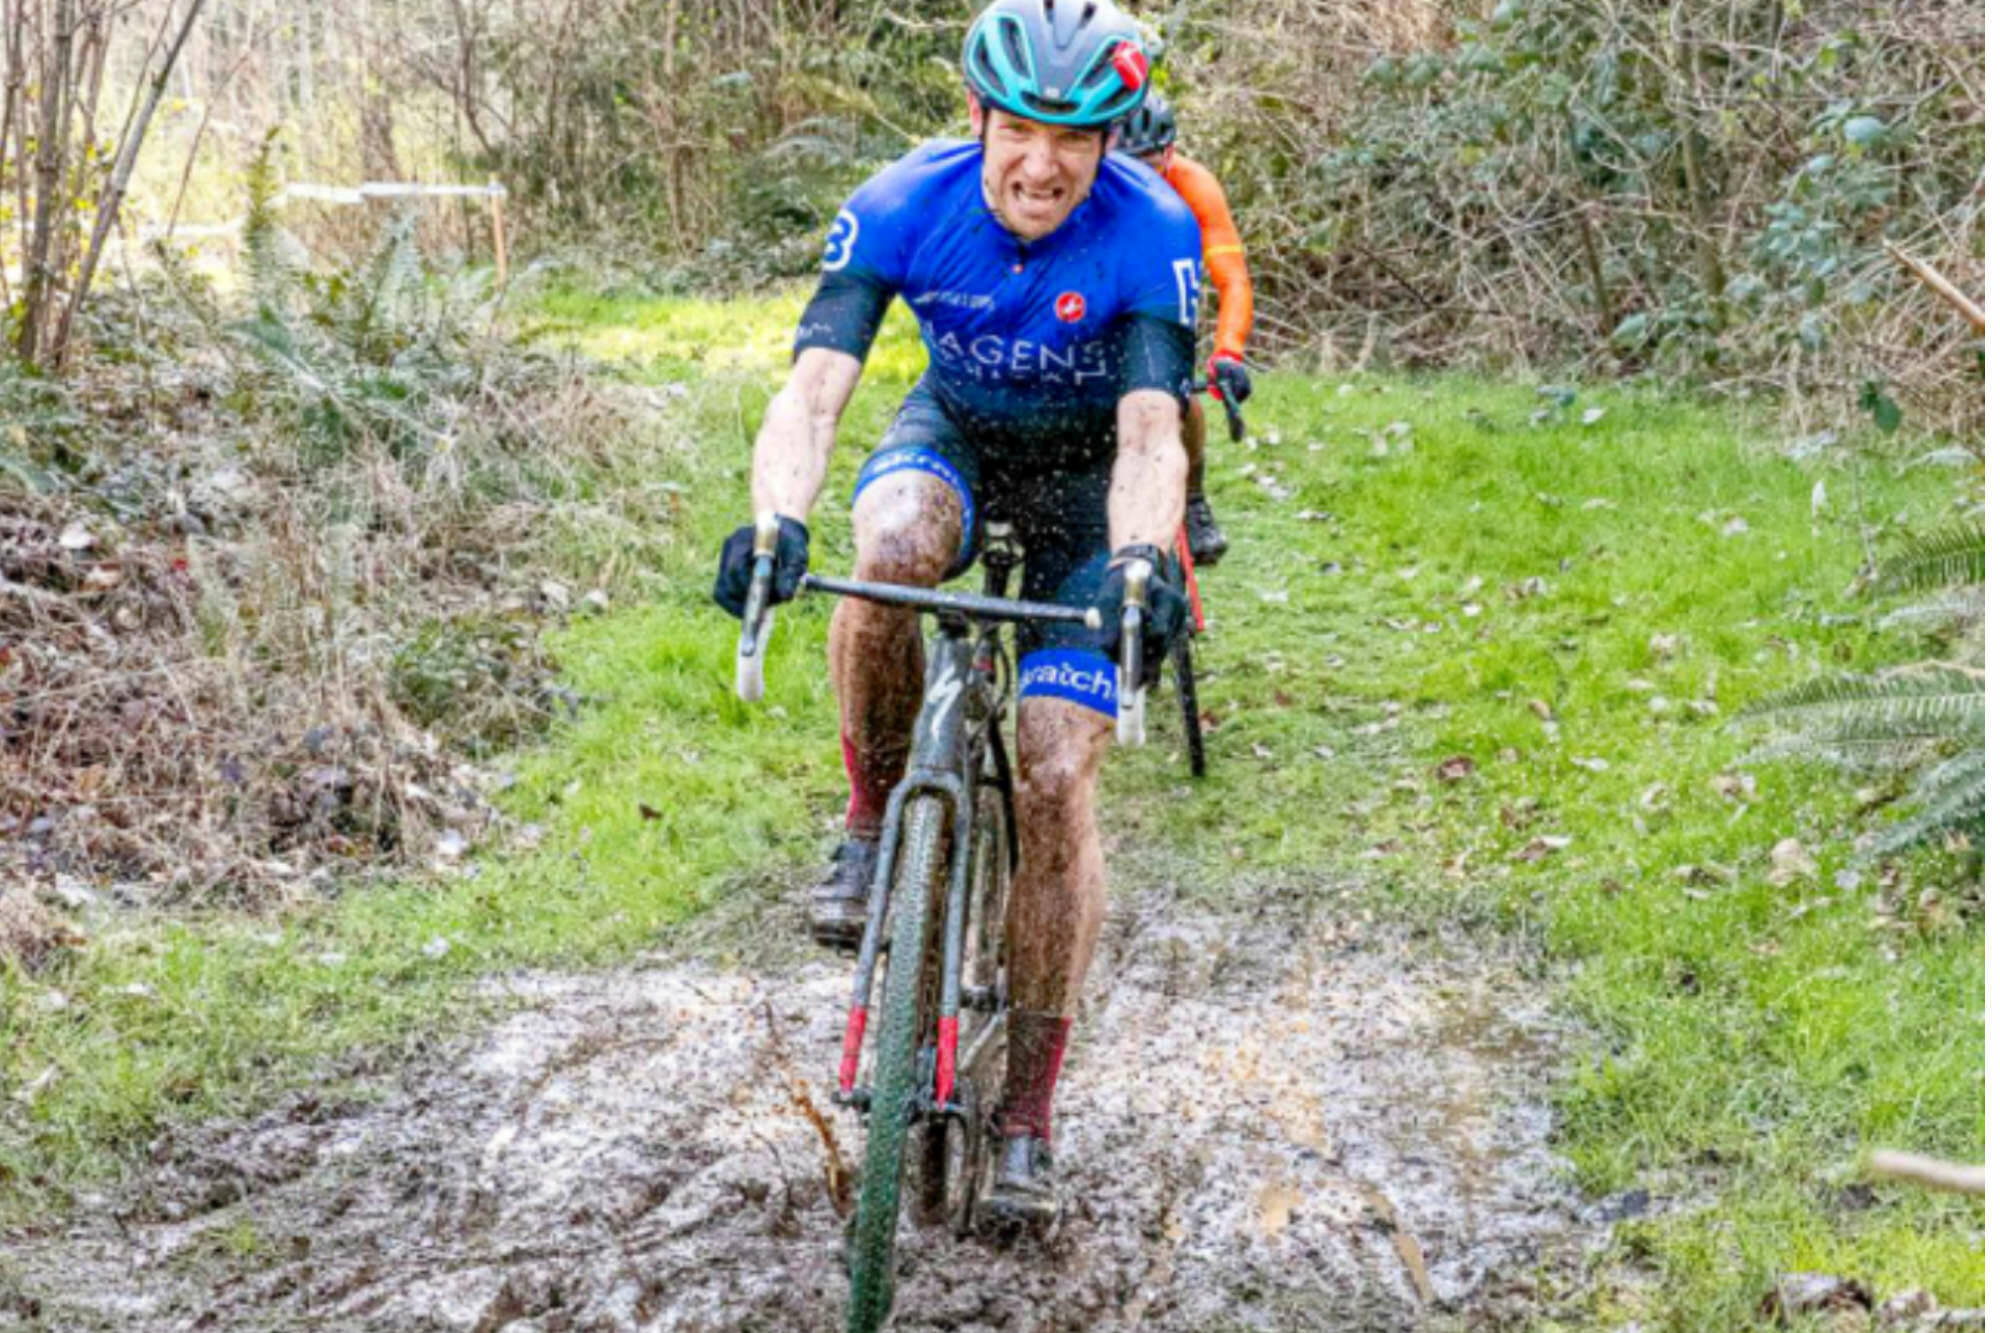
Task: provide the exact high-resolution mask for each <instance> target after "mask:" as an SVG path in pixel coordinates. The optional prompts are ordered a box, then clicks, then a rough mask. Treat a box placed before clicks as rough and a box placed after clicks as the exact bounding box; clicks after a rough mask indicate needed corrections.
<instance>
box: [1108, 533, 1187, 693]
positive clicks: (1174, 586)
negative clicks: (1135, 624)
mask: <svg viewBox="0 0 2000 1333" xmlns="http://www.w3.org/2000/svg"><path fill="white" fill-rule="evenodd" d="M1134 559H1142V560H1145V561H1147V562H1148V563H1150V564H1151V565H1152V567H1153V574H1152V577H1151V578H1149V579H1147V580H1146V609H1145V619H1144V622H1143V627H1142V631H1141V640H1142V646H1141V652H1142V653H1143V655H1144V658H1145V667H1144V671H1143V675H1144V677H1145V682H1146V683H1147V684H1148V685H1150V684H1152V683H1153V682H1154V681H1156V680H1158V679H1159V674H1160V664H1161V663H1162V662H1164V661H1165V660H1166V658H1167V655H1168V654H1169V653H1171V652H1172V651H1173V647H1174V640H1175V639H1177V638H1179V637H1180V634H1181V631H1182V629H1183V628H1185V626H1186V625H1187V616H1188V600H1187V594H1186V593H1184V592H1183V591H1182V590H1181V578H1180V575H1181V566H1180V562H1179V561H1177V560H1174V559H1172V558H1171V557H1169V556H1168V555H1167V554H1166V552H1164V551H1162V550H1160V548H1159V547H1157V546H1146V545H1138V546H1123V547H1120V548H1119V549H1118V552H1117V554H1115V555H1113V556H1112V557H1111V566H1110V568H1108V569H1106V570H1105V571H1104V578H1103V580H1102V581H1101V582H1100V583H1099V584H1098V589H1097V597H1096V605H1097V611H1098V618H1099V619H1098V626H1099V627H1098V631H1097V646H1098V648H1099V650H1100V651H1102V652H1103V654H1104V655H1105V656H1106V657H1108V658H1110V659H1111V660H1112V661H1113V662H1116V661H1117V660H1118V652H1119V635H1120V629H1121V625H1122V622H1123V619H1124V614H1123V613H1124V609H1125V565H1126V564H1127V563H1128V562H1130V561H1132V560H1134Z"/></svg>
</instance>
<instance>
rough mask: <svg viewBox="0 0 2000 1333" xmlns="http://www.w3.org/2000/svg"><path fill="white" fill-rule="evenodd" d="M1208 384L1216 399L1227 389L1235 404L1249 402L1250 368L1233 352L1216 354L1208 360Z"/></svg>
mask: <svg viewBox="0 0 2000 1333" xmlns="http://www.w3.org/2000/svg"><path fill="white" fill-rule="evenodd" d="M1208 382H1209V383H1210V384H1211V385H1213V386H1214V388H1213V390H1212V392H1213V393H1214V394H1215V396H1216V397H1217V398H1220V397H1221V396H1222V391H1223V390H1224V389H1227V390H1228V391H1229V396H1230V397H1231V398H1234V399H1235V400H1236V401H1237V402H1239V403H1247V402H1249V401H1250V367H1248V366H1246V365H1244V364H1243V358H1242V357H1240V356H1238V355H1236V353H1234V352H1217V353H1216V354H1215V355H1214V356H1211V357H1210V358H1208Z"/></svg>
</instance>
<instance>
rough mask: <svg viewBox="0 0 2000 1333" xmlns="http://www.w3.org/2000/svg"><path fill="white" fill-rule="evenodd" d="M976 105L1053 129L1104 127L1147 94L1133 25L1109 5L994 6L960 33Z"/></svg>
mask: <svg viewBox="0 0 2000 1333" xmlns="http://www.w3.org/2000/svg"><path fill="white" fill-rule="evenodd" d="M964 63H965V81H966V82H967V83H968V84H970V85H971V86H972V91H973V93H974V94H975V95H977V96H978V98H979V100H980V102H981V103H983V104H984V105H986V106H989V107H995V106H997V107H999V108H1000V109H1001V110H1003V111H1011V112H1013V113H1014V114H1015V115H1017V116H1025V117H1027V118H1028V119H1029V120H1039V121H1045V122H1047V123H1049V124H1051V125H1081V126H1087V127H1093V128H1095V127H1102V126H1109V125H1111V124H1113V123H1114V122H1116V121H1117V120H1118V119H1119V118H1120V117H1122V116H1124V115H1125V114H1126V113H1127V112H1129V111H1131V110H1132V109H1133V108H1134V107H1137V106H1138V105H1139V104H1140V102H1141V101H1142V100H1144V98H1145V95H1146V83H1147V80H1148V79H1149V78H1150V77H1151V75H1152V63H1151V62H1150V61H1149V60H1147V59H1146V52H1145V49H1144V46H1143V44H1142V38H1141V34H1140V31H1139V25H1138V24H1137V23H1135V22H1133V21H1132V20H1131V19H1130V18H1129V17H1127V16H1126V14H1125V13H1124V11H1123V10H1121V9H1119V8H1118V6H1116V5H1114V4H1112V3H1111V2H1110V0H993V3H991V4H989V5H988V6H987V7H986V9H985V11H984V12H982V13H981V14H980V16H979V17H978V18H976V19H974V20H973V22H972V30H971V31H970V32H968V33H966V35H965V57H964Z"/></svg>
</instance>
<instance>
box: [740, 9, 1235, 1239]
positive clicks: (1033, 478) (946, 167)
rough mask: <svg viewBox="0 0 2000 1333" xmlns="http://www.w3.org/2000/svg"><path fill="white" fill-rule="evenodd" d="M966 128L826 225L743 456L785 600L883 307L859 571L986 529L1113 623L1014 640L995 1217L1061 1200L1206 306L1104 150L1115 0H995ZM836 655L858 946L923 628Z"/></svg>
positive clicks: (902, 628)
mask: <svg viewBox="0 0 2000 1333" xmlns="http://www.w3.org/2000/svg"><path fill="white" fill-rule="evenodd" d="M963 66H964V74H965V80H966V84H967V110H968V113H969V115H970V117H971V123H972V131H973V136H974V137H973V139H972V140H970V141H965V140H953V141H935V142H932V143H929V144H925V145H923V146H922V147H920V148H918V149H916V150H914V151H913V152H911V153H910V154H908V155H907V156H905V157H904V158H903V159H902V160H900V161H898V162H896V163H895V164H893V165H891V166H889V167H888V168H886V169H884V170H883V171H881V172H879V173H878V174H877V175H876V176H875V177H873V178H872V179H871V180H869V181H868V182H867V183H866V184H864V185H863V186H862V187H861V188H860V189H859V190H857V191H856V192H855V194H854V195H853V197H852V198H851V199H850V200H849V201H848V202H847V205H846V207H844V208H842V209H841V210H840V212H839V214H838V215H837V217H836V219H835V221H834V224H833V227H832V230H831V232H830V233H829V235H828V237H827V242H826V250H825V253H824V256H823V259H822V265H821V268H822V273H821V277H820V283H819V288H818V290H817V291H816V292H815V293H814V295H813V298H812V300H811V302H810V303H809V304H808V306H807V307H806V310H805V313H804V315H803V316H802V317H801V319H800V321H799V328H798V334H797V337H796V339H795V342H794V360H793V364H792V370H791V374H790V377H789V379H788V380H787V382H786V385H785V387H784V389H783V390H781V391H780V392H779V393H778V395H777V396H776V397H775V398H773V399H772V401H771V404H770V406H769V408H768V409H767V410H766V412H765V416H764V421H763V425H762V428H761V429H760V430H759V432H758V436H757V443H756V448H755V452H754V455H753V460H752V468H751V497H752V504H753V509H754V511H755V512H758V513H763V512H775V513H776V514H778V515H779V516H780V528H781V533H780V538H779V548H778V553H777V578H776V581H775V585H774V587H773V590H772V591H773V597H774V599H775V600H778V601H782V600H785V599H786V598H788V597H790V596H791V595H792V594H793V593H794V592H796V590H797V588H798V586H799V581H800V579H801V578H802V577H803V575H804V573H805V570H806V565H807V550H808V534H807V529H806V522H805V520H806V516H807V515H808V514H809V513H810V511H811V509H812V505H813V502H814V500H815V499H816V498H817V496H818V494H819V491H820V489H821V486H822V485H823V484H824V481H825V478H826V470H827V463H828V458H829V456H830V455H831V453H832V450H833V445H834V435H835V430H836V427H837V425H838V423H839V420H840V415H841V412H842V411H843V410H844V409H845V407H846V405H847V402H848V399H849V397H850V396H851V394H852V393H853V390H854V387H855V384H856V382H857V381H858V379H859V378H860V374H861V367H862V362H863V360H864V359H865V358H866V356H867V354H868V349H869V346H870V344H871V343H872V341H873V339H874V336H875V333H876V330H877V329H878V327H879V326H880V323H881V320H882V317H883V315H884V314H885V313H886V311H887V309H888V306H889V303H890V301H891V299H892V298H894V297H896V296H898V295H900V296H901V297H902V298H903V300H904V301H905V303H906V304H907V305H908V306H909V307H910V309H911V310H912V311H913V312H914V313H915V315H916V317H917V320H918V323H919V325H920V327H921V330H922V335H923V339H924V344H925V348H926V350H927V352H928V353H929V360H930V364H929V367H928V369H927V370H926V372H925V374H924V376H923V378H922V379H921V380H920V381H919V382H918V383H917V385H916V386H915V388H913V389H912V390H911V392H910V394H909V396H908V397H907V398H906V399H905V400H904V402H903V405H902V408H901V410H900V411H899V412H898V414H897V416H896V419H895V421H894V423H893V424H892V425H891V426H890V428H889V432H888V434H887V436H886V437H885V438H884V439H883V441H882V443H881V444H880V445H879V446H878V447H877V448H876V449H875V451H874V453H873V454H871V455H870V457H869V458H868V460H867V462H866V463H865V465H864V466H863V468H862V470H861V475H860V479H859V481H858V483H857V484H856V486H855V490H854V493H853V497H852V504H853V525H854V541H855V565H854V573H855V577H857V578H860V579H867V580H874V581H880V582H891V583H902V584H911V585H918V586H924V587H931V586H935V585H936V584H938V583H940V582H942V581H944V580H945V579H948V578H950V577H952V576H953V575H955V574H956V573H958V572H959V571H960V570H962V569H964V568H966V567H967V566H968V565H969V564H970V562H971V560H972V559H973V557H974V555H975V553H976V551H977V550H978V536H977V534H978V532H979V531H980V528H981V525H982V524H983V523H984V522H987V521H989V520H1001V519H1004V520H1006V521H1008V522H1010V523H1011V524H1012V526H1013V528H1014V531H1015V532H1016V534H1017V535H1018V537H1019V538H1020V541H1021V543H1022V546H1023V549H1024V566H1023V568H1024V582H1023V587H1022V590H1021V593H1022V596H1024V597H1026V598H1030V599H1034V600H1040V601H1055V602H1063V603H1067V604H1070V605H1097V606H1100V607H1102V608H1103V611H1104V614H1103V616H1102V617H1101V620H1102V624H1103V626H1104V628H1103V629H1102V630H1101V631H1098V632H1092V631H1088V630H1085V629H1083V628H1082V627H1081V626H1047V627H1027V626H1024V627H1023V628H1022V629H1021V631H1020V639H1019V644H1018V646H1019V649H1020V657H1021V688H1020V695H1021V699H1020V710H1019V722H1018V727H1017V752H1018V755H1019V762H1020V773H1019V778H1018V783H1019V785H1018V787H1017V790H1016V798H1017V811H1018V823H1019V829H1020V851H1021V859H1020V863H1019V866H1018V868H1017V870H1016V875H1015V878H1014V883H1013V891H1012V894H1011V898H1010V903H1009V907H1008V915H1007V974H1008V989H1009V992H1010V1005H1009V1009H1008V1019H1007V1022H1008V1031H1007V1070H1006V1077H1005V1083H1004V1087H1003V1091H1002V1094H1001V1098H1000V1102H999V1105H998V1108H997V1110H996V1113H995V1116H994V1126H993V1127H994V1129H995V1131H996V1132H997V1133H998V1134H999V1136H1000V1139H1001V1142H1000V1151H999V1154H998V1162H997V1167H996V1172H995V1180H994V1184H993V1187H992V1193H991V1196H990V1198H989V1199H988V1200H986V1201H985V1204H984V1207H985V1208H986V1210H987V1214H988V1215H989V1216H997V1217H1000V1218H1003V1219H1008V1220H1013V1221H1019V1222H1024V1223H1029V1224H1038V1223H1042V1222H1046V1221H1047V1220H1049V1219H1050V1218H1052V1217H1053V1215H1054V1213H1055V1211H1056V1195H1055V1191H1054V1185H1053V1180H1052V1178H1051V1167H1052V1161H1051V1156H1050V1151H1049V1140H1050V1136H1051V1105H1052V1103H1053V1099H1054V1092H1055V1084H1056V1079H1057V1076H1058V1074H1059V1072H1060V1069H1061V1065H1062V1058H1063V1052H1064V1048H1065V1046H1066V1044H1067V1041H1068V1036H1069V1028H1070V1023H1071V1020H1072V1018H1073V1017H1074V1015H1075V1012H1076V1003H1077V998H1078V996H1079V994H1080V992H1081V990H1082V985H1083V979H1084V975H1085V973H1086V971H1087V970H1088V967H1089V963H1090V958H1091V954H1092V952H1093V951H1094V949H1095V947H1096V944H1097V935H1098V930H1099V927H1100V926H1101V924H1102V922H1103V918H1104V904H1105V889H1104V857H1103V852H1102V849H1101V847H1100V845H1099V841H1098V833H1097V823H1096V813H1095V805H1096V789H1097V772H1098V766H1099V764H1100V763H1101V762H1102V760H1103V757H1104V752H1105V749H1106V748H1107V746H1108V745H1109V744H1110V740H1111V732H1112V718H1113V717H1114V716H1115V713H1116V695H1117V690H1116V685H1115V679H1116V678H1115V673H1114V669H1113V666H1112V654H1113V653H1114V652H1115V649H1116V642H1117V626H1118V623H1119V615H1118V610H1119V606H1120V604H1121V602H1122V600H1123V594H1124V589H1123V566H1124V565H1125V564H1127V563H1128V562H1129V561H1131V560H1134V559H1145V560H1148V561H1150V562H1151V565H1152V568H1153V570H1154V574H1153V578H1152V581H1151V583H1150V584H1149V586H1148V587H1147V590H1146V617H1145V622H1146V623H1145V630H1146V633H1145V640H1146V643H1145V649H1146V654H1145V655H1146V660H1147V663H1148V664H1149V668H1150V667H1151V666H1152V665H1153V664H1157V663H1158V661H1159V660H1160V658H1161V657H1162V656H1163V655H1164V654H1165V652H1166V651H1167V649H1168V647H1169V646H1170V645H1171V643H1172V640H1173V636H1174V635H1175V634H1177V633H1178V632H1179V629H1180V626H1181V622H1182V619H1183V617H1184V616H1185V613H1186V602H1185V599H1184V598H1183V596H1182V594H1181V592H1180V590H1179V588H1178V586H1177V585H1176V583H1175V582H1174V581H1173V580H1174V578H1175V570H1176V566H1175V565H1174V563H1173V562H1171V561H1170V560H1168V559H1167V558H1166V557H1165V555H1164V554H1163V551H1164V550H1165V549H1167V548H1168V547H1170V545H1171V543H1172V542H1173V540H1174V536H1175V533H1176V530H1177V529H1178V527H1179V524H1180V521H1181V514H1182V506H1183V497H1184V488H1185V484H1186V459H1185V456H1184V454H1183V452H1182V448H1181V441H1180V429H1181V426H1180V423H1181V415H1182V410H1183V401H1184V396H1185V394H1186V392H1187V390H1188V387H1189V385H1190V380H1191V374H1192V369H1193V355H1194V323H1195V316H1196V312H1197V308H1198V305H1199V299H1200V292H1201V287H1200V284H1201V258H1200V249H1201V242H1200V232H1199V228H1198V227H1197V225H1196V223H1195V220H1194V218H1193V216H1192V214H1190V213H1189V211H1188V209H1187V207H1186V205H1185V204H1183V203H1182V202H1181V200H1180V199H1179V198H1178V197H1177V196H1176V195H1175V194H1174V192H1173V191H1172V190H1171V189H1170V188H1168V187H1167V185H1166V184H1165V183H1164V182H1163V181H1162V180H1161V179H1160V178H1159V177H1158V176H1157V175H1156V174H1155V173H1153V172H1151V171H1148V170H1146V169H1144V168H1142V167H1140V166H1139V165H1138V164H1136V163H1133V162H1131V161H1129V160H1127V159H1124V158H1118V157H1112V156H1110V152H1109V150H1110V147H1111V143H1112V137H1113V131H1114V127H1115V126H1116V124H1117V123H1118V121H1119V120H1120V119H1121V118H1122V117H1124V116H1125V115H1126V114H1127V113H1129V112H1130V111H1131V110H1132V109H1133V108H1134V107H1136V106H1138V105H1139V104H1140V103H1141V101H1142V100H1143V98H1144V96H1145V91H1146V85H1147V82H1148V79H1149V77H1150V73H1151V71H1150V69H1149V66H1148V62H1147V59H1146V56H1145V54H1144V51H1143V49H1142V44H1141V37H1140V33H1139V29H1138V27H1137V25H1136V24H1135V23H1133V22H1132V20H1131V19H1129V18H1128V17H1127V16H1126V15H1125V14H1123V13H1122V12H1121V11H1120V10H1119V9H1118V8H1117V7H1116V6H1115V5H1113V4H1111V3H1109V2H1108V0H993V3H991V4H990V5H989V6H988V7H987V8H986V10H985V11H984V12H982V13H981V14H980V16H979V17H978V18H977V19H976V20H975V21H974V23H973V25H972V28H971V30H970V32H969V33H968V35H967V38H966V42H965V47H964V52H963ZM752 543H753V537H752V530H751V528H749V527H747V526H746V527H744V528H742V529H739V530H738V531H737V532H736V533H734V534H733V535H732V536H731V537H730V538H729V540H728V542H726V543H725V544H724V547H723V552H722V559H721V568H720V571H719V573H718V575H717V580H716V600H717V601H718V602H719V603H720V604H722V605H723V606H724V607H725V608H726V609H728V610H730V611H731V612H732V613H734V614H736V615H739V616H740V615H741V614H742V611H743V600H744V595H745V591H746V590H747V588H748V585H749V579H750V568H751V551H752ZM827 656H828V661H829V665H830V667H831V670H832V675H833V682H834V688H835V692H836V694H837V695H838V698H839V704H840V733H841V749H842V755H843V758H844V759H845V761H846V765H847V772H848V780H849V801H848V809H847V837H846V840H845V841H844V842H843V843H842V844H841V846H840V848H839V850H838V852H837V853H836V856H835V861H834V867H833V871H832V873H831V874H830V876H829V877H828V879H827V880H826V882H825V883H823V884H822V885H820V886H819V887H818V888H817V889H815V891H814V895H813V901H812V923H813V932H814V935H815V937H816V938H818V939H819V940H820V941H821V942H823V943H828V944H834V945H839V946H844V947H850V948H851V947H854V945H855V944H856V942H857V941H858V940H859V938H860V935H861V932H862V929H863V926H864V924H865V920H866V912H867V897H868V886H869V884H870V882H871V878H872V874H873V868H874V859H875V849H876V845H877V840H878V839H879V837H880V835H881V830H882V818H883V811H884V806H885V804H886V802H887V799H888V796H889V794H890V792H891V790H892V789H893V788H894V786H895V785H896V783H897V781H898V780H899V779H900V777H901V776H902V772H903V768H904V764H905V761H906V759H907V758H908V754H909V745H910V729H911V727H912V725H913V723H914V721H915V718H916V715H917V712H918V709H919V706H920V704H921V702H922V700H921V699H920V698H919V697H918V696H919V694H920V693H921V688H922V682H923V675H924V664H923V656H922V642H921V638H920V632H919V628H918V624H917V619H916V616H915V615H914V613H912V612H909V611H905V610H898V609H894V608H889V607H884V606H881V605H877V604H873V603H869V602H864V601H859V600H852V599H850V600H844V601H842V602H841V604H840V605H839V607H838V608H837V609H836V611H835V612H834V616H833V623H832V627H831V631H830V635H829V642H828V652H827Z"/></svg>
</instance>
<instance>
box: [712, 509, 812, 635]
mask: <svg viewBox="0 0 2000 1333" xmlns="http://www.w3.org/2000/svg"><path fill="white" fill-rule="evenodd" d="M811 547H812V538H811V537H810V536H809V535H808V534H807V532H806V525H805V524H803V523H801V522H799V521H798V520H797V519H795V518H780V519H779V520H778V558H777V561H776V563H775V566H774V568H773V569H772V571H771V574H772V577H771V601H772V602H773V603H776V602H789V601H790V600H791V599H792V598H793V597H795V596H797V595H798V591H799V583H800V581H801V580H803V579H804V578H805V576H806V563H807V556H808V553H809V552H810V550H811ZM756 548H757V530H756V529H755V528H754V527H752V526H750V525H749V524H747V523H746V524H744V525H743V526H742V527H740V528H738V529H736V531H734V532H732V533H730V534H729V539H728V540H727V541H725V542H723V543H722V561H721V564H720V566H719V567H718V568H717V569H716V571H715V604H716V605H717V606H719V607H721V608H722V609H723V610H725V611H727V612H728V613H729V614H730V615H732V616H735V617H736V618H737V619H738V620H741V619H742V618H743V603H744V602H745V601H746V600H747V599H748V598H749V596H750V572H751V570H752V569H753V568H754V567H755V565H756Z"/></svg>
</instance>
